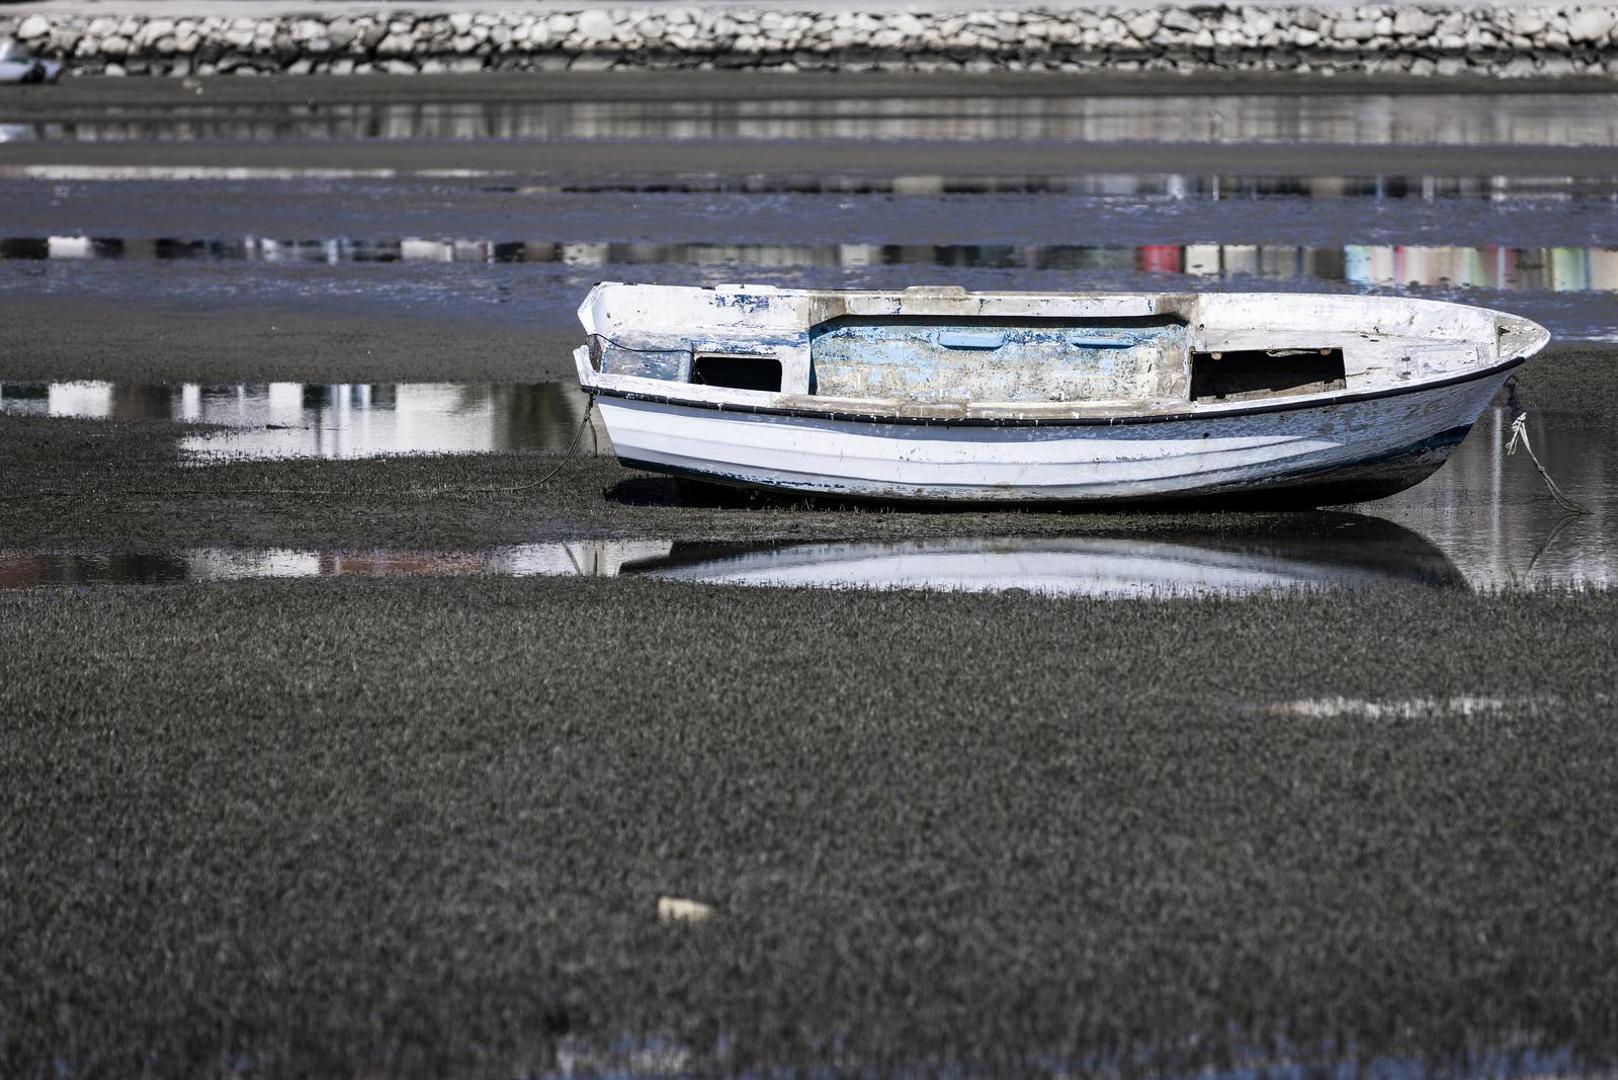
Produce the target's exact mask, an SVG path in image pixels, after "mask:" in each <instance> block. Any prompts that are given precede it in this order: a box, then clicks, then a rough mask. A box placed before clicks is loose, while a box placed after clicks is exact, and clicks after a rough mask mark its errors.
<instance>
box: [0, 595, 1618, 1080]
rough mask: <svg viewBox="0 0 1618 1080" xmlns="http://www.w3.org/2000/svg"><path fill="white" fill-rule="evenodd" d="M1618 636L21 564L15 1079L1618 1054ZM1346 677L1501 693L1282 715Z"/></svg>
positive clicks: (7, 1048) (2, 614) (1322, 606)
mask: <svg viewBox="0 0 1618 1080" xmlns="http://www.w3.org/2000/svg"><path fill="white" fill-rule="evenodd" d="M1615 650H1618V601H1615V600H1614V599H1613V598H1612V597H1610V596H1583V597H1566V596H1563V597H1556V596H1535V597H1525V598H1515V599H1512V600H1511V601H1509V602H1502V601H1499V600H1496V599H1490V598H1487V597H1475V596H1468V595H1461V594H1438V593H1429V592H1410V593H1404V592H1400V591H1396V590H1395V591H1385V592H1378V593H1375V594H1369V595H1364V596H1358V597H1352V596H1351V597H1346V598H1345V597H1334V598H1316V599H1301V598H1300V599H1294V600H1289V601H1286V602H1283V603H1276V602H1273V601H1258V600H1245V601H1239V602H1218V601H1209V602H1172V603H1128V604H1116V603H1114V604H1107V603H1096V602H1083V601H1068V602H1044V601H1039V600H1030V599H1028V598H1026V597H992V596H949V595H927V594H909V595H903V596H884V595H874V594H847V593H844V594H824V593H810V592H775V591H771V592H765V591H755V590H746V589H723V588H701V587H687V586H680V585H669V584H652V583H643V582H633V581H613V582H590V581H560V580H526V581H509V580H498V581H497V580H459V581H419V582H409V583H405V582H305V583H292V584H280V585H278V584H267V583H265V584H246V585H232V586H225V587H216V586H177V587H172V588H157V589H142V588H130V589H107V590H99V591H91V592H88V593H76V594H70V593H64V592H42V593H35V594H27V595H23V594H11V595H3V596H0V805H3V806H4V808H5V809H4V814H5V818H4V820H5V822H6V828H5V829H3V830H0V896H3V897H4V907H5V911H4V915H5V918H4V922H5V927H6V932H5V934H3V935H0V1072H3V1073H4V1074H6V1075H33V1074H34V1073H35V1072H36V1071H37V1070H38V1069H39V1068H41V1067H44V1068H47V1069H48V1068H49V1064H48V1063H50V1062H53V1061H58V1062H65V1063H66V1064H67V1065H68V1067H69V1068H71V1069H72V1070H73V1072H74V1073H75V1074H80V1073H96V1074H117V1075H127V1074H130V1073H132V1072H139V1071H148V1072H150V1073H152V1074H156V1075H195V1074H197V1073H198V1072H205V1071H206V1072H214V1071H229V1070H230V1069H231V1068H232V1067H235V1068H240V1069H243V1070H246V1071H249V1072H259V1071H262V1072H266V1073H270V1074H273V1075H319V1076H351V1075H354V1074H356V1073H369V1074H375V1073H387V1074H393V1073H406V1074H411V1075H433V1076H466V1077H474V1076H476V1077H488V1076H513V1075H523V1074H527V1073H533V1072H543V1071H548V1070H552V1069H554V1068H555V1067H556V1066H557V1063H558V1059H557V1057H556V1055H557V1053H558V1049H559V1048H561V1050H563V1051H564V1052H565V1053H568V1054H572V1055H574V1060H580V1058H579V1057H578V1055H580V1054H583V1055H584V1056H583V1058H582V1060H583V1062H584V1063H585V1065H586V1067H587V1068H588V1069H590V1071H594V1070H596V1069H601V1068H605V1067H606V1066H607V1065H608V1064H609V1061H610V1057H611V1055H608V1054H605V1053H604V1052H605V1051H608V1050H613V1049H616V1050H617V1052H618V1054H619V1055H620V1056H619V1058H618V1061H619V1063H620V1064H627V1065H628V1066H629V1067H631V1068H638V1069H639V1070H640V1071H660V1072H671V1071H676V1070H677V1069H680V1068H682V1067H683V1068H684V1069H687V1070H690V1071H694V1072H698V1073H701V1072H711V1071H715V1070H723V1071H733V1070H736V1069H739V1068H742V1067H744V1066H747V1065H750V1064H785V1065H789V1066H794V1067H804V1066H806V1065H810V1064H814V1063H835V1064H840V1065H843V1066H846V1067H848V1068H851V1069H855V1070H860V1071H865V1070H870V1071H877V1072H892V1071H894V1070H896V1069H898V1068H901V1067H902V1068H906V1069H909V1070H918V1069H919V1070H923V1071H931V1070H932V1069H934V1068H939V1067H944V1066H947V1065H949V1064H952V1063H953V1064H966V1065H968V1066H969V1067H972V1068H973V1069H975V1070H983V1071H988V1072H999V1073H1004V1072H1007V1071H1017V1072H1033V1071H1039V1072H1045V1073H1048V1072H1049V1071H1052V1070H1060V1069H1062V1068H1063V1067H1071V1066H1074V1065H1082V1064H1085V1063H1089V1064H1091V1065H1092V1066H1094V1065H1096V1064H1103V1065H1105V1064H1109V1063H1114V1062H1115V1061H1116V1060H1117V1059H1119V1058H1121V1059H1122V1060H1123V1061H1126V1062H1127V1061H1135V1062H1142V1063H1144V1062H1149V1063H1150V1065H1151V1067H1152V1068H1153V1070H1154V1071H1163V1070H1169V1071H1174V1070H1177V1069H1192V1068H1195V1067H1199V1066H1202V1065H1208V1064H1217V1063H1220V1062H1223V1061H1226V1060H1228V1055H1230V1054H1231V1053H1233V1052H1236V1053H1241V1052H1245V1053H1248V1054H1250V1055H1255V1056H1256V1057H1257V1058H1258V1059H1259V1060H1276V1059H1278V1058H1291V1059H1292V1060H1298V1059H1302V1060H1303V1061H1305V1062H1319V1061H1322V1060H1329V1059H1331V1058H1333V1057H1335V1056H1337V1055H1339V1054H1344V1053H1352V1054H1356V1055H1358V1056H1360V1057H1361V1058H1369V1057H1374V1056H1380V1055H1394V1056H1398V1057H1408V1058H1411V1059H1413V1061H1414V1062H1415V1063H1422V1062H1425V1063H1427V1064H1428V1065H1430V1066H1432V1067H1439V1068H1453V1069H1459V1070H1460V1071H1463V1072H1469V1071H1472V1070H1471V1068H1469V1067H1468V1066H1467V1064H1466V1062H1467V1059H1466V1058H1465V1057H1464V1054H1465V1053H1466V1052H1467V1050H1468V1048H1471V1049H1474V1050H1476V1049H1483V1050H1487V1049H1493V1048H1511V1047H1525V1046H1526V1047H1539V1048H1554V1047H1558V1046H1563V1045H1567V1044H1571V1045H1573V1046H1574V1047H1575V1048H1576V1050H1577V1054H1578V1055H1579V1056H1577V1057H1576V1058H1575V1059H1574V1061H1575V1062H1590V1061H1593V1062H1594V1063H1596V1064H1600V1063H1601V1062H1607V1063H1609V1064H1610V1062H1612V1061H1613V1059H1614V1057H1613V1056H1614V1055H1615V1054H1618V1016H1615V1014H1614V1011H1613V1003H1614V1001H1618V956H1615V953H1614V942H1615V941H1618V904H1615V903H1614V902H1613V899H1614V898H1613V889H1614V881H1615V880H1618V847H1615V846H1614V845H1613V843H1612V838H1611V830H1610V827H1609V826H1610V823H1611V822H1612V821H1613V820H1614V817H1615V815H1618V728H1615V727H1614V726H1613V724H1612V723H1611V717H1612V715H1613V707H1614V706H1613V702H1614V694H1615V693H1618V679H1615V676H1614V668H1613V666H1612V665H1611V664H1610V663H1607V662H1606V661H1607V660H1608V659H1610V657H1611V656H1612V655H1613V654H1614V651H1615ZM1339 695H1342V696H1346V697H1347V698H1350V699H1368V700H1371V701H1376V702H1384V703H1398V702H1411V701H1418V700H1423V699H1437V700H1438V701H1440V702H1448V701H1449V699H1451V698H1454V697H1458V696H1462V695H1481V696H1483V697H1485V698H1488V697H1495V698H1499V699H1501V701H1503V702H1504V703H1503V704H1499V705H1497V706H1492V707H1491V706H1489V705H1488V704H1485V705H1483V706H1481V707H1479V709H1478V711H1477V712H1476V713H1475V714H1474V715H1471V716H1467V715H1463V712H1462V711H1461V710H1460V709H1458V708H1452V707H1450V706H1448V705H1447V704H1446V705H1441V706H1439V707H1436V708H1423V707H1422V706H1420V705H1419V704H1418V705H1415V706H1411V707H1410V710H1411V714H1410V715H1408V716H1405V715H1383V716H1379V717H1368V716H1366V715H1363V712H1360V713H1356V712H1353V711H1350V713H1349V714H1348V715H1326V716H1318V715H1317V716H1299V715H1290V714H1286V713H1285V712H1284V711H1283V712H1280V713H1277V712H1274V711H1271V706H1273V705H1274V704H1275V703H1278V702H1288V701H1293V700H1299V699H1304V700H1318V699H1332V698H1336V697H1337V696H1339ZM1326 711H1327V712H1328V713H1329V712H1330V709H1329V708H1328V709H1327V710H1326ZM664 895H669V896H677V897H689V898H695V899H698V900H702V901H705V902H707V903H710V904H712V905H714V906H715V907H716V908H717V911H718V914H717V915H716V916H715V918H714V919H713V920H712V921H711V922H709V923H707V924H705V925H700V926H666V925H660V924H659V923H658V921H657V918H656V905H657V900H658V897H659V896H664ZM1282 1036H1284V1037H1285V1038H1287V1039H1290V1040H1291V1044H1290V1045H1291V1047H1292V1049H1291V1050H1288V1051H1277V1050H1275V1049H1274V1046H1275V1040H1277V1039H1278V1038H1280V1037H1282ZM1350 1045H1351V1046H1352V1047H1353V1048H1354V1049H1353V1051H1346V1050H1345V1049H1344V1048H1345V1047H1348V1046H1350ZM648 1047H649V1048H651V1049H654V1050H660V1051H662V1052H664V1053H665V1054H673V1053H678V1054H680V1055H684V1056H683V1057H679V1058H670V1057H665V1058H661V1059H659V1058H655V1057H649V1056H642V1057H640V1058H638V1059H629V1060H628V1061H625V1060H624V1058H623V1056H622V1055H625V1054H627V1053H628V1052H630V1051H632V1050H634V1049H636V1048H648ZM592 1048H594V1049H593V1050H592ZM597 1054H600V1055H601V1056H596V1055H597ZM1115 1056H1116V1057H1115ZM670 1062H673V1064H670Z"/></svg>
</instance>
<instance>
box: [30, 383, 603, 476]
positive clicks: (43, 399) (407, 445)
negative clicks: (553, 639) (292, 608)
mask: <svg viewBox="0 0 1618 1080" xmlns="http://www.w3.org/2000/svg"><path fill="white" fill-rule="evenodd" d="M584 403H585V397H584V395H583V394H582V393H581V392H579V391H578V390H577V389H575V388H572V387H567V386H564V385H562V384H560V383H534V384H527V385H503V384H501V385H488V384H457V383H442V384H439V383H400V384H397V385H394V384H385V383H384V384H365V383H353V384H347V383H345V384H338V385H331V386H326V385H317V384H304V383H259V384H243V385H237V386H201V385H197V384H194V383H187V384H180V385H159V384H139V383H109V382H64V383H4V384H0V412H4V413H12V414H23V415H40V416H77V417H87V418H95V419H117V420H153V419H156V420H169V419H172V420H184V421H187V422H191V423H199V424H212V425H219V426H222V427H224V428H227V429H228V430H225V431H219V432H209V433H207V434H200V435H186V436H182V438H181V448H182V449H183V450H185V451H186V452H188V453H192V454H196V455H199V456H201V457H203V458H214V457H230V456H233V455H234V456H247V457H255V458H286V457H324V458H352V457H370V456H374V455H378V454H404V453H448V454H463V453H499V452H509V451H522V450H549V449H557V448H560V447H563V446H566V445H567V444H568V443H569V442H570V441H571V440H572V438H573V435H574V433H575V432H576V431H577V429H578V425H579V424H580V423H581V422H582V421H583V419H584ZM587 452H588V451H587Z"/></svg>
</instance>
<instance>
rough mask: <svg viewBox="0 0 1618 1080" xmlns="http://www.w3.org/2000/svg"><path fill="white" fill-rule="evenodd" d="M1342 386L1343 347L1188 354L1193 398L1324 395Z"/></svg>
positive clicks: (1247, 398)
mask: <svg viewBox="0 0 1618 1080" xmlns="http://www.w3.org/2000/svg"><path fill="white" fill-rule="evenodd" d="M1347 386H1348V379H1347V374H1346V373H1345V371H1344V368H1343V350H1342V349H1239V350H1234V351H1230V352H1193V353H1192V354H1191V400H1192V401H1251V400H1253V399H1254V398H1267V397H1291V396H1293V395H1295V394H1324V393H1329V392H1331V391H1333V390H1343V389H1346V388H1347Z"/></svg>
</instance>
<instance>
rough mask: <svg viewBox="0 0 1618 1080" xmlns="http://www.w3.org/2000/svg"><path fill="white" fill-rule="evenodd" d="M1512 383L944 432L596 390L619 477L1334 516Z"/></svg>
mask: <svg viewBox="0 0 1618 1080" xmlns="http://www.w3.org/2000/svg"><path fill="white" fill-rule="evenodd" d="M1508 377H1509V370H1508V368H1507V367H1502V368H1499V369H1495V370H1493V371H1488V372H1482V373H1479V374H1478V375H1477V376H1475V377H1471V378H1467V379H1464V380H1458V381H1455V382H1452V383H1450V384H1448V385H1439V386H1427V387H1421V388H1413V389H1411V390H1409V391H1405V390H1403V389H1398V390H1393V391H1390V392H1387V393H1384V394H1379V395H1374V396H1365V397H1361V398H1358V399H1344V398H1339V399H1334V400H1324V401H1322V400H1318V399H1317V400H1313V401H1309V402H1302V403H1299V404H1297V405H1296V406H1292V407H1288V406H1285V405H1282V404H1280V403H1275V404H1266V405H1264V406H1261V407H1255V408H1253V409H1252V410H1250V411H1246V412H1240V413H1236V414H1230V413H1227V414H1224V415H1219V416H1178V417H1172V416H1165V417H1156V416H1145V417H1138V418H1131V419H1130V420H1129V421H1128V422H1112V423H1109V422H1105V421H1102V422H1097V421H1095V420H1093V419H1085V420H1078V419H1075V420H1073V421H1062V420H1054V421H1053V420H1048V419H1044V420H1040V421H1038V422H1037V423H1036V422H1018V421H1016V420H1004V421H1000V420H996V421H978V422H973V421H938V420H932V421H929V422H926V423H920V422H913V421H906V420H898V419H893V418H881V417H868V418H860V417H828V416H817V415H814V414H812V413H794V412H790V411H786V410H756V411H749V410H742V409H736V408H714V407H709V406H704V405H693V404H689V403H683V402H675V401H669V400H661V399H657V398H653V397H645V396H634V395H613V394H610V393H602V394H601V395H600V396H598V398H597V405H598V407H599V408H600V410H601V415H602V419H603V421H604V423H605V424H606V428H607V433H608V435H609V437H610V438H611V439H612V442H613V446H614V449H615V451H616V453H617V455H618V457H619V458H620V460H622V461H623V462H624V463H625V464H626V465H629V466H631V467H636V468H642V469H648V470H652V471H658V472H664V473H669V474H673V475H678V476H686V477H694V478H700V479H703V480H707V481H711V482H717V483H725V484H737V485H743V486H746V487H754V488H766V489H772V490H778V491H785V492H795V493H801V494H807V495H820V496H837V497H858V498H872V499H897V500H923V501H940V502H975V503H1031V502H1064V503H1114V502H1168V501H1182V500H1198V499H1219V500H1229V499H1235V498H1256V499H1264V500H1271V499H1273V500H1275V501H1282V502H1290V503H1299V502H1302V503H1309V504H1314V505H1330V504H1335V503H1345V502H1355V501H1361V500H1365V499H1372V498H1380V497H1383V496H1386V495H1389V494H1392V493H1394V492H1396V491H1399V490H1402V489H1404V488H1407V487H1410V486H1412V485H1414V484H1416V483H1419V482H1420V481H1421V480H1422V479H1424V478H1425V477H1427V476H1428V475H1430V474H1431V473H1432V472H1433V471H1434V470H1436V469H1437V468H1438V467H1439V466H1440V465H1442V464H1443V463H1444V461H1445V460H1446V459H1447V458H1448V456H1449V453H1450V451H1451V450H1452V449H1453V448H1454V447H1455V446H1456V445H1457V444H1459V442H1460V441H1461V440H1462V439H1463V438H1464V437H1465V435H1466V433H1467V431H1468V430H1469V429H1470V428H1471V426H1472V424H1473V423H1474V422H1475V421H1476V420H1477V418H1478V416H1479V414H1480V413H1481V412H1482V411H1483V409H1484V408H1485V407H1486V406H1487V405H1488V403H1489V401H1490V399H1491V398H1493V397H1494V395H1495V393H1496V392H1497V391H1498V390H1499V389H1500V387H1501V385H1502V384H1503V383H1504V382H1505V380H1506V379H1507V378H1508Z"/></svg>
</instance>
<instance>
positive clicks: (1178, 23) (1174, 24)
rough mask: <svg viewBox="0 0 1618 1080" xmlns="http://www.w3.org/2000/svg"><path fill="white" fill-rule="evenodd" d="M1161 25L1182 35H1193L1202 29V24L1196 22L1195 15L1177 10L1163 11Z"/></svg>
mask: <svg viewBox="0 0 1618 1080" xmlns="http://www.w3.org/2000/svg"><path fill="white" fill-rule="evenodd" d="M1162 25H1163V26H1164V27H1166V28H1167V29H1169V30H1178V31H1179V32H1180V33H1182V34H1194V33H1196V32H1197V31H1198V30H1199V29H1201V28H1202V24H1201V23H1200V22H1198V21H1197V17H1196V16H1195V15H1192V14H1191V13H1190V12H1189V11H1182V10H1180V9H1179V8H1169V9H1168V10H1167V11H1165V12H1164V13H1163V16H1162Z"/></svg>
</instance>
